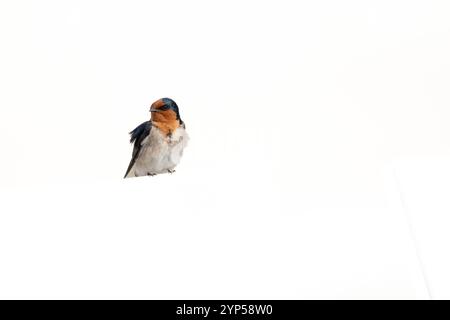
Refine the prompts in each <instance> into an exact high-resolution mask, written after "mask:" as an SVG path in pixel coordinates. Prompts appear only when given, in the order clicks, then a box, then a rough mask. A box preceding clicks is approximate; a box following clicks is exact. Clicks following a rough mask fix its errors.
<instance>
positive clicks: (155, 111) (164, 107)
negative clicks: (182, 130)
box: [150, 98, 181, 122]
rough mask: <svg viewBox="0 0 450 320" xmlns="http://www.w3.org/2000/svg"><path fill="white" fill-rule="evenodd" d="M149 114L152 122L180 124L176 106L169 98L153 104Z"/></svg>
mask: <svg viewBox="0 0 450 320" xmlns="http://www.w3.org/2000/svg"><path fill="white" fill-rule="evenodd" d="M150 112H151V114H152V121H157V122H172V121H179V122H181V118H180V111H179V110H178V106H177V104H176V103H175V101H173V100H172V99H169V98H162V99H159V100H156V101H155V102H153V104H152V106H151V107H150Z"/></svg>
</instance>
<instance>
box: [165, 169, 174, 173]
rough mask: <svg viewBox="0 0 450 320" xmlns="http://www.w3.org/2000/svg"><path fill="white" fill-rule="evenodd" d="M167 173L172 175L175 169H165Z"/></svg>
mask: <svg viewBox="0 0 450 320" xmlns="http://www.w3.org/2000/svg"><path fill="white" fill-rule="evenodd" d="M167 172H168V173H174V172H175V169H167Z"/></svg>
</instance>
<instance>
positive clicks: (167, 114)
mask: <svg viewBox="0 0 450 320" xmlns="http://www.w3.org/2000/svg"><path fill="white" fill-rule="evenodd" d="M151 121H152V125H154V126H155V127H157V128H158V129H159V130H161V132H162V133H163V134H164V135H166V136H167V135H171V134H172V133H173V132H174V131H175V130H176V129H177V128H178V127H179V126H180V121H179V120H178V119H177V114H176V113H175V112H174V111H173V110H165V111H159V112H152V119H151Z"/></svg>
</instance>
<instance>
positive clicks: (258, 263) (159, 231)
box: [0, 170, 428, 299]
mask: <svg viewBox="0 0 450 320" xmlns="http://www.w3.org/2000/svg"><path fill="white" fill-rule="evenodd" d="M218 179H219V180H218ZM235 181H236V182H238V184H237V185H234V183H233V182H235ZM217 184H223V185H224V186H231V185H233V187H232V188H230V187H223V188H220V187H217ZM211 186H214V187H211ZM390 189H391V187H389V186H386V189H385V191H386V192H385V193H380V194H377V195H374V199H373V202H372V206H370V207H354V206H353V205H354V203H353V202H352V203H350V206H347V207H346V206H345V205H344V204H343V203H342V202H340V203H336V200H334V199H331V198H330V197H327V196H326V195H321V196H320V197H321V199H322V201H324V202H323V204H324V206H321V205H318V204H313V205H312V204H311V202H310V201H309V200H310V196H311V195H308V194H306V193H295V194H293V193H290V192H288V191H287V190H283V189H280V190H277V188H276V187H274V185H271V184H259V185H254V184H253V181H252V180H248V179H247V177H246V176H245V175H239V176H228V177H226V176H224V175H221V174H218V175H214V176H211V177H207V176H200V177H199V176H198V175H195V174H193V175H188V174H186V172H184V173H183V172H181V170H180V172H179V173H177V174H176V175H173V176H168V175H165V176H159V177H156V178H154V179H132V180H127V181H123V182H122V181H121V182H116V183H110V184H81V185H60V186H59V187H58V188H54V187H44V188H42V187H36V188H30V189H26V190H25V189H22V188H21V189H20V190H15V191H12V192H11V191H10V192H6V193H5V192H3V195H4V196H6V199H4V200H3V201H2V204H1V205H0V210H1V212H2V215H1V218H0V243H1V245H0V250H1V256H2V264H1V268H0V270H1V273H0V282H1V286H0V297H2V298H138V299H141V298H182V299H196V298H202V299H211V298H222V299H223V298H229V299H231V298H235V299H236V298H247V299H250V298H252V299H255V298H260V299H279V298H287V299H295V298H296V299H299V298H306V299H311V298H342V299H348V298H392V299H395V298H408V299H409V298H411V299H413V298H428V295H427V291H426V288H425V284H424V282H423V278H422V274H421V272H420V269H419V266H418V263H417V259H416V256H415V252H414V247H413V245H412V242H411V239H410V238H409V234H408V230H407V228H406V227H405V219H404V216H403V213H402V211H401V210H400V209H401V208H399V205H398V203H396V201H395V200H394V201H392V199H390V197H389V196H390V191H391V190H390ZM317 196H318V195H317ZM144 199H145V200H144ZM144 201H145V202H144Z"/></svg>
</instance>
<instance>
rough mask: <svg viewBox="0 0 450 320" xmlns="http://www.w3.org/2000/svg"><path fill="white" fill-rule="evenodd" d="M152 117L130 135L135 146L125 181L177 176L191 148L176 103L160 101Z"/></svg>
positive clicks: (169, 100)
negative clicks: (185, 155) (175, 173)
mask: <svg viewBox="0 0 450 320" xmlns="http://www.w3.org/2000/svg"><path fill="white" fill-rule="evenodd" d="M150 114H151V117H150V120H148V121H145V122H143V123H141V124H140V125H139V126H137V127H136V128H135V129H134V130H133V131H131V132H130V133H129V134H130V136H131V138H130V143H134V146H133V153H132V156H131V161H130V164H129V165H128V169H127V171H126V173H125V176H124V178H131V177H141V176H154V175H157V174H161V173H174V172H175V167H176V166H177V165H178V163H179V162H180V159H181V157H182V155H183V150H184V148H185V147H186V146H187V143H188V140H189V136H188V134H187V132H186V125H185V123H184V122H183V120H181V117H180V111H179V109H178V105H177V104H176V103H175V101H173V100H172V99H170V98H162V99H159V100H156V101H155V102H154V103H152V105H151V107H150Z"/></svg>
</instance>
